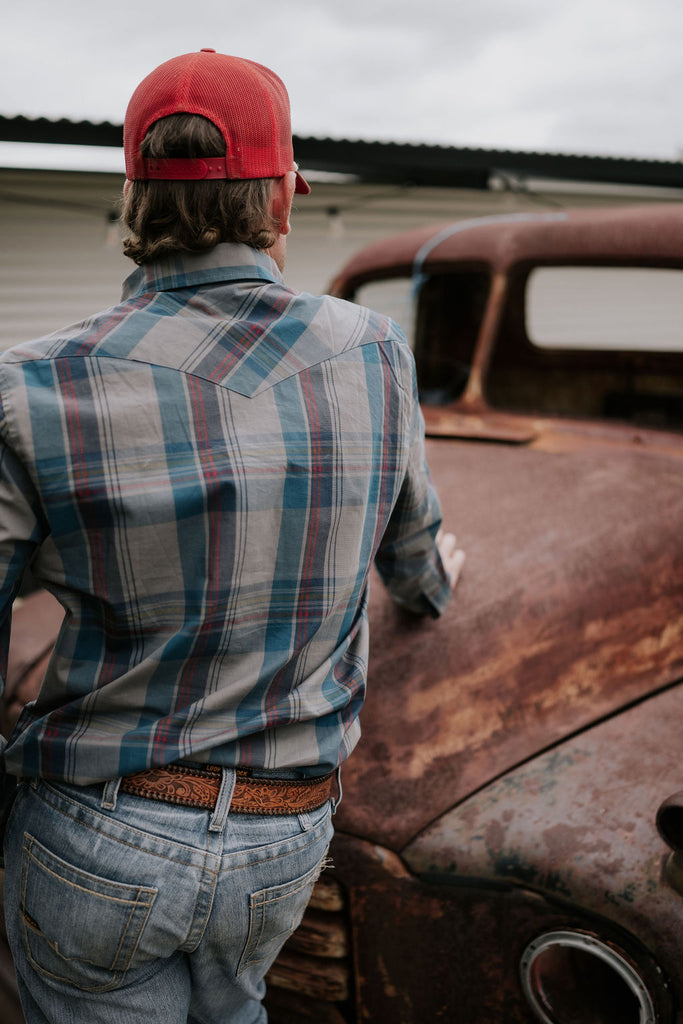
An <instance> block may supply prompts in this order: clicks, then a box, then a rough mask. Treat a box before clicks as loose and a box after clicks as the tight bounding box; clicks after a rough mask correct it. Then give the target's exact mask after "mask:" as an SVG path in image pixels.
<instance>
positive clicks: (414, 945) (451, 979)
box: [333, 835, 671, 1024]
mask: <svg viewBox="0 0 683 1024" xmlns="http://www.w3.org/2000/svg"><path fill="white" fill-rule="evenodd" d="M333 850H334V858H335V865H336V872H337V874H338V876H339V878H340V880H341V881H342V882H343V883H344V884H345V886H348V889H349V900H350V907H351V920H352V940H353V945H354V949H355V962H356V1004H357V1006H358V1007H359V1013H358V1020H359V1021H368V1022H372V1024H377V1022H384V1021H387V1022H389V1021H391V1024H417V1022H419V1024H438V1022H441V1021H448V1022H451V1021H458V1024H482V1022H488V1021H491V1022H493V1021H496V1022H497V1021H501V1022H503V1021H504V1022H505V1024H533V1022H536V1018H535V1017H534V1015H533V1014H532V1012H531V1011H530V1009H529V1007H528V1005H527V1003H526V1000H525V998H524V996H523V994H522V990H521V985H520V980H519V964H520V960H521V956H522V952H523V950H524V949H525V947H526V945H527V943H528V942H529V941H530V940H531V939H532V938H533V937H535V936H537V935H538V934H539V933H541V932H543V931H546V930H551V929H555V928H580V929H582V930H593V931H594V932H595V933H596V934H600V935H602V937H603V938H606V939H608V940H609V939H619V940H621V938H622V937H621V935H620V933H619V930H618V929H616V930H614V931H611V930H610V926H609V923H608V922H603V921H602V920H600V919H596V918H593V917H591V916H590V915H586V914H582V913H581V912H580V911H579V910H577V909H576V908H573V907H572V906H571V905H570V904H569V903H566V902H564V901H563V900H562V899H557V898H555V897H553V896H550V895H547V896H546V895H543V894H542V893H536V892H533V891H531V890H527V889H525V888H524V887H522V886H515V885H508V884H505V883H501V882H498V881H493V882H491V883H488V884H487V882H486V881H485V880H481V881H479V880H474V879H468V880H465V881H459V880H458V879H457V878H453V879H452V883H453V884H448V883H447V881H446V876H445V875H442V876H441V877H440V878H439V877H432V878H430V879H426V880H423V879H418V878H417V877H415V876H414V875H412V874H411V873H410V872H408V871H407V870H406V868H405V865H404V864H402V862H401V861H400V860H399V858H397V857H395V856H394V855H392V854H390V853H389V852H388V851H386V850H383V849H382V848H380V847H377V846H373V845H372V844H370V843H366V842H363V841H361V840H358V839H355V838H352V837H350V836H342V835H338V836H337V837H336V839H335V840H334V842H333ZM630 952H637V956H638V963H639V967H640V969H641V971H642V973H643V976H644V977H645V978H646V979H647V982H648V987H649V988H650V989H651V991H652V992H653V993H654V995H655V998H656V999H657V1000H658V1009H660V1010H661V1017H660V1018H658V1019H659V1020H660V1021H666V1022H667V1024H668V1022H670V1021H671V1016H670V1014H669V1012H668V1010H669V999H668V994H667V991H666V989H665V987H664V984H663V979H662V978H661V975H660V974H659V972H658V971H657V968H656V965H655V964H654V962H653V961H652V958H651V957H650V956H648V954H647V952H645V951H644V950H642V949H640V947H638V949H637V951H636V950H634V949H633V948H632V949H631V950H630ZM586 1019H588V1018H587V1017H586Z"/></svg>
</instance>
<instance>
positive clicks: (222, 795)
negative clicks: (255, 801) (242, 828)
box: [209, 768, 237, 832]
mask: <svg viewBox="0 0 683 1024" xmlns="http://www.w3.org/2000/svg"><path fill="white" fill-rule="evenodd" d="M236 779H237V772H236V771H235V769H234V768H224V769H223V772H222V778H221V788H220V790H219V791H218V799H217V800H216V806H215V807H214V810H213V814H212V815H211V821H210V822H209V832H222V831H223V829H224V828H225V820H226V818H227V817H228V814H229V812H230V804H231V803H232V794H233V792H234V790H235V780H236Z"/></svg>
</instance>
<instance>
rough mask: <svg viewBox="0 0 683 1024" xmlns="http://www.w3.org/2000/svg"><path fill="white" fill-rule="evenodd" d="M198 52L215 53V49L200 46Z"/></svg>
mask: <svg viewBox="0 0 683 1024" xmlns="http://www.w3.org/2000/svg"><path fill="white" fill-rule="evenodd" d="M199 52H200V53H215V52H216V51H215V50H214V49H213V47H211V46H202V48H201V50H200V51H199Z"/></svg>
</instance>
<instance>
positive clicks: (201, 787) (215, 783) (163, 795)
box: [119, 764, 334, 814]
mask: <svg viewBox="0 0 683 1024" xmlns="http://www.w3.org/2000/svg"><path fill="white" fill-rule="evenodd" d="M222 778H223V773H222V769H221V768H220V767H218V766H216V765H202V766H201V767H197V768H193V767H191V766H189V765H176V764H169V765H166V766H165V767H164V768H148V769H146V770H145V771H142V772H136V773H135V774H134V775H125V776H124V777H123V778H122V779H121V785H120V787H119V788H120V790H121V792H123V793H131V794H133V796H141V797H144V798H145V799H146V800H160V801H162V803H168V804H179V805H180V806H182V807H194V808H195V809H196V810H204V811H213V810H214V808H215V806H216V802H217V800H218V794H219V792H220V788H221V781H222ZM333 778H334V773H332V774H330V775H324V776H322V777H321V778H313V779H274V778H254V777H252V776H250V775H249V773H248V772H247V771H246V770H245V769H241V768H237V769H236V779H235V788H234V790H233V794H232V800H231V802H230V812H231V813H236V814H298V813H300V812H303V811H314V810H316V808H318V807H322V805H323V804H324V803H327V801H328V800H329V799H330V796H331V793H332V779H333Z"/></svg>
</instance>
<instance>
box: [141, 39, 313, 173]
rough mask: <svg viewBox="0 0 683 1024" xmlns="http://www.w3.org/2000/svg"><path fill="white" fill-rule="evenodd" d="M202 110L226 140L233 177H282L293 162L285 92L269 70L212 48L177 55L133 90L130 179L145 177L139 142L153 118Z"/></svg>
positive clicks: (230, 171)
mask: <svg viewBox="0 0 683 1024" xmlns="http://www.w3.org/2000/svg"><path fill="white" fill-rule="evenodd" d="M177 113H187V114H201V115H202V116H203V117H206V118H208V119H209V120H210V121H212V122H213V123H214V124H215V125H216V127H217V128H218V129H219V130H220V131H221V134H222V135H223V137H224V139H225V141H226V147H227V152H226V165H227V169H228V172H227V173H228V176H229V177H230V178H270V177H280V176H281V175H283V174H285V173H286V171H288V170H289V169H290V168H291V166H292V160H293V152H292V132H291V124H290V114H289V98H288V96H287V90H286V89H285V87H284V84H283V83H282V81H281V80H280V79H279V78H278V76H277V75H276V74H275V73H274V72H272V71H270V69H269V68H266V67H263V66H262V65H260V64H256V63H255V62H254V61H248V60H244V59H242V58H240V57H229V56H227V55H225V54H219V53H214V52H211V51H201V52H199V53H190V54H184V55H183V56H181V57H174V58H173V59H172V60H170V61H166V63H165V64H162V65H160V66H159V67H158V68H157V69H156V70H155V71H153V72H152V73H151V74H150V75H148V76H147V78H145V79H144V80H143V81H142V82H141V83H140V85H139V86H138V88H137V89H136V90H135V92H134V93H133V96H132V98H131V101H130V103H129V105H128V111H127V113H126V120H125V124H124V152H125V157H126V173H127V175H128V177H129V178H142V177H144V176H145V171H144V165H143V163H142V160H141V158H140V155H139V150H140V143H141V141H142V139H143V138H144V136H145V134H146V132H147V130H148V128H149V127H150V125H152V124H153V123H154V122H155V121H158V120H159V119H160V118H162V117H167V116H169V115H170V114H177Z"/></svg>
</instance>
